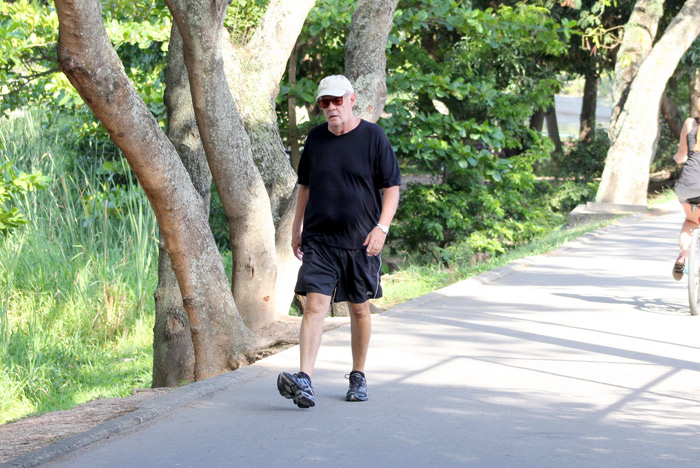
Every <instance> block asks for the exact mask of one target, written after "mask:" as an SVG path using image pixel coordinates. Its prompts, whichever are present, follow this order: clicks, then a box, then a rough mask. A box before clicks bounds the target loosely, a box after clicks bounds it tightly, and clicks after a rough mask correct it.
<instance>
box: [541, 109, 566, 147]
mask: <svg viewBox="0 0 700 468" xmlns="http://www.w3.org/2000/svg"><path fill="white" fill-rule="evenodd" d="M552 101H554V98H552ZM544 118H545V121H546V122H547V135H549V138H551V139H552V141H553V142H554V151H555V152H557V153H562V152H563V151H564V149H563V146H562V144H561V138H560V137H559V123H558V122H557V110H556V107H555V104H554V102H552V106H551V107H550V108H549V109H547V110H546V111H545V113H544Z"/></svg>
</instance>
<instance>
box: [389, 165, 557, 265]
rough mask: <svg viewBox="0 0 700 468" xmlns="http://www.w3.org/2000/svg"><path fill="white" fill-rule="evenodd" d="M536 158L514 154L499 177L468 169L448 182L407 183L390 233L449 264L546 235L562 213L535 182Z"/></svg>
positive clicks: (406, 246) (409, 249)
mask: <svg viewBox="0 0 700 468" xmlns="http://www.w3.org/2000/svg"><path fill="white" fill-rule="evenodd" d="M535 157H536V153H534V154H531V153H523V154H522V155H519V156H514V157H512V158H510V160H509V164H510V166H511V167H510V170H509V171H504V172H503V173H502V176H501V179H500V180H498V181H495V180H487V179H486V177H485V176H484V173H483V172H482V173H479V172H478V171H469V172H467V171H465V172H463V173H461V177H460V178H456V177H453V178H452V179H451V180H450V181H449V182H447V183H440V184H431V185H420V184H409V186H408V189H407V190H406V192H405V193H404V194H402V197H401V204H400V205H399V209H398V212H397V217H396V225H395V227H394V229H393V231H392V232H393V236H395V237H397V238H400V239H401V243H400V244H398V245H395V246H394V249H395V250H397V251H401V252H402V253H409V254H416V255H418V256H422V257H423V258H426V257H427V258H433V259H435V260H438V261H440V262H441V263H445V264H448V263H451V262H454V261H456V260H457V259H462V258H464V257H469V258H473V257H475V256H476V255H477V254H487V255H495V254H501V253H504V252H506V251H507V250H509V249H511V248H512V247H514V246H515V245H518V244H522V243H523V242H527V241H530V240H532V239H534V238H535V237H537V236H539V235H542V234H543V233H545V232H546V230H547V229H548V228H549V227H550V226H552V225H553V224H556V223H559V222H561V220H562V216H561V215H559V214H557V213H556V212H554V211H553V210H551V208H550V207H549V205H548V204H547V202H546V200H547V198H546V195H547V193H548V192H549V185H548V184H546V183H543V182H539V181H537V179H536V177H535V175H534V173H533V169H532V167H533V164H532V163H533V159H534V158H535ZM415 213H420V214H421V215H420V216H415Z"/></svg>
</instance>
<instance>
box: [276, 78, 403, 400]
mask: <svg viewBox="0 0 700 468" xmlns="http://www.w3.org/2000/svg"><path fill="white" fill-rule="evenodd" d="M356 99H357V97H356V95H355V92H354V90H353V87H352V85H351V84H350V81H348V79H347V78H346V77H344V76H342V75H333V76H328V77H326V78H324V79H323V80H321V83H320V84H319V87H318V93H317V96H316V102H317V103H318V105H319V107H320V108H321V109H322V110H323V113H324V115H325V117H326V123H324V124H321V125H319V126H317V127H315V128H313V129H312V130H311V131H310V132H309V135H308V137H307V139H306V144H305V146H304V151H303V153H302V155H301V160H300V161H299V169H298V183H299V194H298V198H297V209H296V213H295V216H294V224H293V226H292V249H293V250H294V254H295V255H296V256H297V258H299V259H300V260H302V262H303V263H302V266H301V268H300V269H299V277H298V280H297V285H296V288H295V292H296V293H297V294H301V295H305V296H306V305H305V307H304V316H303V318H302V322H301V330H300V333H299V349H300V369H299V372H297V373H296V374H291V373H288V372H282V373H281V374H280V375H279V377H278V378H277V388H278V390H279V392H280V394H281V395H282V396H284V397H285V398H290V399H292V401H293V402H294V403H295V404H296V405H297V406H298V407H299V408H309V407H312V406H314V405H315V404H316V400H315V398H314V392H313V387H312V386H311V377H312V375H313V369H314V365H315V363H316V356H317V354H318V350H319V347H320V346H321V335H322V334H323V322H324V319H325V317H326V313H327V312H328V309H329V307H330V304H331V301H334V302H348V306H349V309H350V333H351V350H352V371H351V372H350V375H349V379H350V387H349V389H348V392H347V394H346V400H348V401H366V400H367V380H366V379H365V374H364V370H365V360H366V357H367V349H368V347H369V339H370V335H371V329H372V323H371V316H370V311H369V302H368V300H369V299H374V298H379V297H382V289H381V285H380V282H379V281H380V275H381V264H382V261H381V255H380V253H381V250H382V247H383V246H384V241H385V240H386V236H387V233H388V232H389V225H390V224H391V220H392V219H393V217H394V214H395V213H396V207H397V206H398V202H399V185H400V184H401V174H400V171H399V166H398V163H397V161H396V155H395V154H394V151H393V149H392V148H391V145H390V144H389V140H388V139H387V137H386V134H385V133H384V131H383V130H382V128H381V127H380V126H379V125H377V124H374V123H371V122H368V121H366V120H362V119H360V118H359V117H357V116H355V115H354V114H353V111H352V107H353V105H354V103H355V100H356ZM302 227H303V230H302Z"/></svg>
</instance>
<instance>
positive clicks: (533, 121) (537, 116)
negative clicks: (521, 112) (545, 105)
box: [530, 109, 544, 132]
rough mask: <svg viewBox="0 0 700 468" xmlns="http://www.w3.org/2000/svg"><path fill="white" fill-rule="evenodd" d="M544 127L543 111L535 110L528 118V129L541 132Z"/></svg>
mask: <svg viewBox="0 0 700 468" xmlns="http://www.w3.org/2000/svg"><path fill="white" fill-rule="evenodd" d="M543 126H544V109H537V110H536V111H535V112H533V113H532V116H531V117H530V128H531V129H533V130H535V131H537V132H541V131H542V127H543Z"/></svg>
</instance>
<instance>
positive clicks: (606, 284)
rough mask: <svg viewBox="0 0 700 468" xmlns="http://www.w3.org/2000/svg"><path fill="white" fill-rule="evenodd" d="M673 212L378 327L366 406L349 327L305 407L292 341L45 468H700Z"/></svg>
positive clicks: (691, 322)
mask: <svg viewBox="0 0 700 468" xmlns="http://www.w3.org/2000/svg"><path fill="white" fill-rule="evenodd" d="M666 207H669V208H670V209H671V212H670V213H668V214H665V215H660V216H649V217H645V218H630V219H627V220H624V221H622V222H620V223H618V224H616V225H614V226H611V227H608V228H605V229H603V230H601V231H597V232H595V233H592V234H589V235H587V236H584V238H582V239H580V240H578V241H575V242H572V243H570V244H567V245H566V246H565V247H563V248H561V249H559V250H557V251H556V252H553V253H552V254H549V255H543V256H539V257H533V258H528V259H525V260H523V261H521V262H518V263H516V264H514V265H511V266H509V267H506V268H504V269H501V270H496V271H494V272H490V273H487V274H485V275H482V276H480V277H477V278H475V279H471V280H467V281H464V282H461V283H458V284H455V285H453V286H450V287H448V288H445V289H443V290H440V291H438V292H435V293H432V294H429V295H427V296H424V297H421V298H418V299H415V300H413V301H410V302H408V303H405V304H402V305H401V306H398V307H396V308H394V309H392V310H390V311H388V312H387V313H385V314H382V315H381V316H377V317H375V320H374V335H373V338H372V345H371V350H370V351H371V355H370V358H369V363H368V380H369V384H370V387H369V390H370V400H369V401H368V402H366V403H347V402H345V401H344V400H343V396H344V394H345V390H346V386H347V381H346V380H345V379H344V378H343V376H344V374H345V373H347V372H348V371H349V370H350V352H349V340H348V338H349V329H348V327H342V328H340V329H337V330H334V331H332V332H330V333H328V334H326V335H325V336H324V343H323V346H322V348H321V352H320V356H319V360H318V367H317V371H316V374H315V375H314V387H315V389H316V394H317V399H318V400H317V405H316V407H315V408H313V409H310V410H300V409H298V408H296V407H295V406H294V405H293V404H292V403H291V402H290V401H288V400H284V399H283V398H282V397H280V396H279V395H278V393H277V390H276V388H275V379H276V376H277V374H278V373H279V372H280V371H282V370H293V369H295V368H296V367H297V357H298V349H297V348H296V347H294V348H291V349H289V350H287V351H284V352H282V353H279V354H277V355H275V356H272V357H270V358H267V359H264V360H262V361H260V362H258V363H256V364H254V365H253V366H250V367H247V368H245V369H242V370H240V371H236V372H231V373H229V374H226V375H223V376H219V377H217V378H214V379H210V380H208V381H205V382H201V383H198V384H194V385H191V386H189V387H185V388H182V389H178V390H175V391H173V392H170V393H169V394H167V395H165V396H163V397H156V398H154V399H153V400H152V402H151V403H149V406H147V407H145V408H143V409H142V410H141V412H140V413H137V414H139V415H141V416H139V417H142V418H143V419H149V418H151V417H152V416H153V415H155V414H161V413H162V414H161V415H160V416H159V417H156V418H153V419H151V420H150V421H147V422H144V423H142V424H138V425H136V426H135V427H134V428H133V429H131V430H126V429H125V428H128V427H129V426H131V425H133V424H134V416H133V415H131V416H128V418H130V419H125V420H124V419H122V420H120V421H117V422H115V423H107V424H108V425H109V424H112V426H111V427H112V432H114V430H113V428H114V424H120V425H121V426H120V427H121V428H123V429H125V430H123V431H122V432H120V433H119V434H116V435H114V436H112V437H109V438H107V439H104V440H101V441H98V442H96V443H93V444H91V445H88V446H87V447H85V448H82V449H78V450H73V451H71V452H69V453H68V454H66V455H64V457H63V458H58V459H56V458H54V459H53V460H51V461H49V462H48V463H47V464H45V465H43V466H47V467H52V468H57V467H71V468H80V467H86V468H87V467H89V468H96V467H110V468H112V467H130V468H133V467H147V468H158V467H176V466H184V467H232V466H237V467H290V466H301V467H307V466H309V467H435V466H439V467H452V466H454V467H457V466H459V467H463V466H467V467H499V468H502V467H518V468H522V467H537V468H543V467H556V468H561V467H566V468H571V467H596V468H600V467H655V468H657V467H683V466H688V467H691V466H692V467H697V466H700V437H699V436H700V364H699V363H700V317H692V316H690V315H689V314H688V306H687V295H686V290H685V287H684V285H683V284H682V283H677V282H675V281H673V280H672V279H671V274H670V270H671V266H672V262H673V259H674V258H675V254H676V245H675V242H676V236H677V231H678V228H679V225H680V220H681V219H682V218H681V214H680V211H679V208H678V206H677V205H676V204H675V202H673V203H671V204H668V205H666ZM207 393H209V394H208V395H206V394H207ZM178 398H180V400H178ZM107 429H109V427H107ZM100 430H101V431H102V433H101V434H103V435H104V434H105V432H104V431H105V430H106V429H105V428H102V429H100ZM100 430H98V431H96V432H93V433H92V435H90V434H88V435H86V436H78V437H76V438H73V439H71V440H70V441H68V442H67V443H68V445H70V444H73V446H78V445H81V443H80V440H84V439H85V438H86V437H88V438H89V437H94V438H97V439H99V438H100V437H102V436H100V435H99V434H100ZM95 434H97V435H95ZM81 437H82V439H81ZM59 448H60V446H59ZM64 448H65V447H64ZM54 449H56V446H54ZM43 453H46V452H43ZM34 457H35V458H34V460H35V461H36V460H37V459H39V458H37V455H34ZM31 460H32V459H31V457H23V459H20V460H18V461H19V462H22V463H25V464H29V463H32V461H31ZM16 461H17V460H16ZM7 466H18V463H15V465H13V464H11V463H8V465H7ZM25 466H28V465H25Z"/></svg>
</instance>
